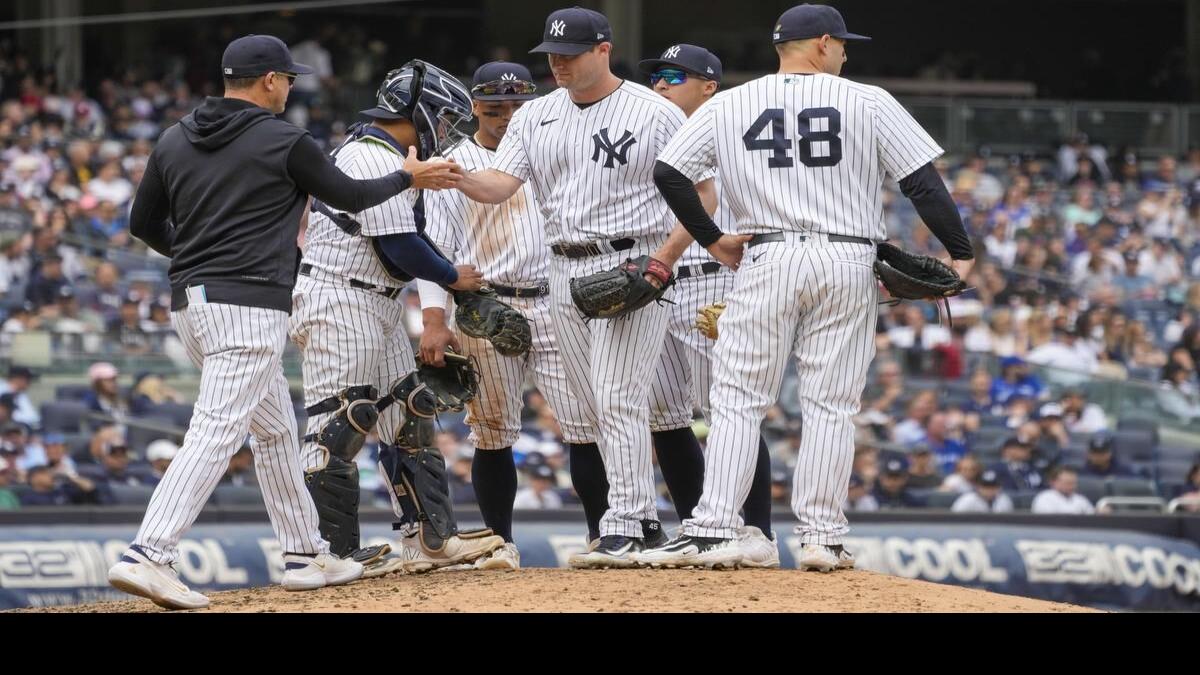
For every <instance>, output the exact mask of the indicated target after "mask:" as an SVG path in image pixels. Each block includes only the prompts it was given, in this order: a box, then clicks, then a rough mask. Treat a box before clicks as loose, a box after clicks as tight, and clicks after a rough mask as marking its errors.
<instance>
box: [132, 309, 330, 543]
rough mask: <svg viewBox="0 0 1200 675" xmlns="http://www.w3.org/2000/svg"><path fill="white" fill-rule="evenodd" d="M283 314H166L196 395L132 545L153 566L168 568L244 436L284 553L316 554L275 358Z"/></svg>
mask: <svg viewBox="0 0 1200 675" xmlns="http://www.w3.org/2000/svg"><path fill="white" fill-rule="evenodd" d="M287 318H288V317H287V314H286V313H284V312H281V311H278V310H273V309H262V308H258V307H241V306H237V305H225V304H214V303H207V304H205V303H191V304H189V305H188V306H187V307H186V308H184V309H182V310H180V311H177V312H172V313H171V324H172V325H173V326H174V328H175V332H176V333H178V334H179V336H180V338H181V339H182V340H183V344H184V346H185V347H186V348H187V352H188V356H189V357H190V358H191V360H192V363H194V364H195V365H196V367H198V368H200V370H201V374H200V394H199V396H198V398H197V400H196V405H195V408H194V410H193V413H192V421H191V423H190V424H189V425H188V430H187V434H186V436H185V437H184V439H183V447H181V448H180V449H179V453H178V454H176V456H175V459H174V460H173V461H172V462H171V466H170V467H169V468H168V469H167V472H166V474H165V475H164V476H163V479H162V481H161V482H160V483H159V484H158V486H157V487H156V488H155V489H154V495H153V496H152V497H151V498H150V505H149V506H148V507H147V509H146V516H145V518H144V519H143V520H142V526H141V528H140V529H139V530H138V533H137V537H136V538H135V539H134V541H133V543H134V544H137V545H139V546H141V547H142V548H143V549H144V550H145V551H146V554H147V556H148V557H150V559H152V560H154V561H155V562H158V563H170V562H173V561H174V560H175V559H176V557H177V556H178V548H177V546H178V544H179V540H180V538H182V537H183V534H184V532H186V531H187V529H188V528H189V527H191V525H192V523H193V522H195V520H196V517H197V516H198V515H199V514H200V510H201V509H202V508H204V504H205V503H206V502H207V501H208V498H209V496H210V495H212V492H213V490H214V489H216V487H217V483H218V482H219V481H220V480H221V477H222V476H224V475H225V472H226V471H227V470H228V468H229V460H230V459H231V458H232V457H233V455H234V454H235V453H236V452H237V451H238V448H240V447H241V445H242V441H243V439H244V438H245V437H246V433H247V432H249V433H250V435H251V438H250V449H251V450H252V452H253V454H254V469H255V473H256V474H257V475H258V483H259V487H260V488H261V489H262V494H263V501H264V502H265V503H266V507H267V515H268V516H269V517H270V519H271V526H272V527H273V528H274V529H275V535H276V536H277V537H278V538H279V543H280V544H281V545H282V546H283V550H284V551H288V552H292V553H321V552H325V551H327V550H328V549H329V545H328V543H327V542H325V541H324V540H323V539H321V535H320V533H319V532H318V530H317V521H318V519H317V510H316V506H315V505H314V504H313V500H312V497H311V496H309V494H308V490H307V488H305V486H304V477H303V473H302V470H301V464H300V448H299V443H298V439H297V438H296V414H295V411H294V410H293V409H292V399H291V396H290V395H289V394H288V383H287V379H286V378H285V377H284V375H283V365H282V362H281V355H282V354H283V347H284V344H285V341H286V339H287Z"/></svg>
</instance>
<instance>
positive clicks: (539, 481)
mask: <svg viewBox="0 0 1200 675" xmlns="http://www.w3.org/2000/svg"><path fill="white" fill-rule="evenodd" d="M557 487H558V481H557V478H556V477H555V474H554V469H552V468H551V467H550V465H548V464H539V465H538V466H536V467H533V468H532V469H531V470H530V471H529V485H528V486H526V487H524V488H522V489H521V490H520V491H519V492H517V496H516V498H515V499H514V500H513V508H514V509H560V508H562V497H560V496H559V495H558V492H557V491H556V490H555V489H556V488H557Z"/></svg>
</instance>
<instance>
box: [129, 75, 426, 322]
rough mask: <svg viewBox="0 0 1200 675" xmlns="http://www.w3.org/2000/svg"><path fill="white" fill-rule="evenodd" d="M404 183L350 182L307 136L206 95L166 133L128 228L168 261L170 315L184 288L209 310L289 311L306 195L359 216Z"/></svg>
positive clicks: (398, 177)
mask: <svg viewBox="0 0 1200 675" xmlns="http://www.w3.org/2000/svg"><path fill="white" fill-rule="evenodd" d="M410 184H411V177H410V176H409V174H407V173H405V172H402V171H400V172H396V173H393V174H391V175H388V176H385V177H383V178H377V179H373V180H361V181H356V180H354V179H351V178H349V177H347V176H346V175H345V174H343V173H342V172H341V171H339V170H338V169H337V168H336V167H335V166H334V165H333V163H332V162H331V161H330V160H329V157H328V156H327V155H326V154H325V152H324V151H323V150H321V148H320V147H319V146H318V145H317V144H316V142H315V141H313V139H312V137H311V136H309V135H308V132H307V131H305V130H304V129H301V128H299V127H296V126H294V125H292V124H289V123H287V122H285V121H283V120H281V119H279V118H277V117H275V116H274V115H273V114H271V112H270V111H269V110H266V109H265V108H260V107H258V106H256V105H254V104H253V103H250V102H248V101H243V100H239V99H231V98H215V97H209V98H207V99H205V101H204V103H203V104H202V105H201V106H200V107H199V108H196V109H195V110H194V111H192V113H191V114H189V115H188V116H187V117H184V118H183V120H181V121H180V122H179V124H176V125H174V126H172V127H170V128H168V129H167V130H166V131H164V132H163V134H162V136H161V137H159V140H158V144H157V145H156V146H155V148H154V151H153V152H152V153H151V154H150V160H149V162H148V163H147V166H146V172H145V176H144V177H143V178H142V182H141V184H140V185H139V186H138V191H137V196H136V198H135V199H134V203H133V209H132V212H131V214H130V220H129V230H130V233H131V234H133V236H135V237H137V238H139V239H142V240H143V241H145V242H146V243H147V244H149V245H150V246H151V247H152V248H154V249H155V250H156V251H158V252H159V253H162V254H163V255H165V256H168V257H170V258H171V267H170V271H169V273H168V274H169V277H170V280H171V291H172V293H171V296H172V297H171V309H172V310H180V309H183V308H184V307H186V306H187V303H188V300H187V294H186V289H187V288H188V287H189V286H197V285H203V286H204V294H205V297H206V298H207V300H208V302H214V303H224V304H231V305H243V306H248V307H263V308H267V309H277V310H280V311H284V312H289V313H290V312H291V307H292V298H291V294H292V288H293V286H295V283H296V269H297V267H298V264H299V259H300V251H299V249H298V248H297V247H296V236H297V234H298V232H299V227H300V216H301V214H302V212H303V209H304V207H305V204H306V202H307V200H308V195H309V194H312V195H315V196H316V197H318V198H319V199H321V200H322V201H324V202H326V203H328V204H331V205H333V206H334V208H338V209H342V210H346V211H352V212H357V211H361V210H363V209H366V208H370V207H371V206H374V205H376V204H379V203H382V202H384V201H385V200H387V199H389V198H390V197H392V196H394V195H396V194H398V193H400V192H402V191H403V190H405V189H406V188H408V186H409V185H410Z"/></svg>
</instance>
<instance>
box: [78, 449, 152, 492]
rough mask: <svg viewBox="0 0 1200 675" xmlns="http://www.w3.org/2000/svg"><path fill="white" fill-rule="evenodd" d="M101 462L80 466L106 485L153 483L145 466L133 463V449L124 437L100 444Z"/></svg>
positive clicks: (81, 471)
mask: <svg viewBox="0 0 1200 675" xmlns="http://www.w3.org/2000/svg"><path fill="white" fill-rule="evenodd" d="M98 459H99V462H100V463H99V464H86V465H84V466H81V467H79V471H80V473H81V474H83V475H84V476H87V477H88V478H90V479H92V480H94V481H96V482H97V483H102V484H104V485H109V486H111V485H153V484H154V483H153V482H151V480H150V474H149V472H148V471H146V469H145V467H141V466H138V465H136V464H134V463H133V458H132V456H131V450H130V449H129V445H128V444H127V443H126V442H125V440H124V438H123V437H119V438H118V439H117V440H114V441H110V442H105V443H102V444H101V445H100V452H99V457H98Z"/></svg>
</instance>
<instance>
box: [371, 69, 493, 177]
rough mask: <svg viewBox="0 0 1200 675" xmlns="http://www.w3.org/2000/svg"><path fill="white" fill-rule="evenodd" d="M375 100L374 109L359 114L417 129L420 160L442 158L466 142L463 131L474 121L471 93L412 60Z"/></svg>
mask: <svg viewBox="0 0 1200 675" xmlns="http://www.w3.org/2000/svg"><path fill="white" fill-rule="evenodd" d="M375 97H376V105H375V107H374V108H370V109H368V110H364V111H362V114H364V115H367V116H369V117H375V118H378V119H389V120H395V119H407V120H411V121H412V123H413V126H415V127H416V128H417V138H418V139H419V141H420V142H419V144H418V149H417V150H418V156H419V158H420V159H429V158H430V157H432V156H433V155H435V154H441V155H443V156H444V155H445V154H446V153H447V152H449V151H450V149H451V148H453V147H454V146H456V145H458V144H459V143H461V142H462V141H463V140H465V139H466V138H467V130H466V129H465V128H464V127H465V126H466V125H467V124H468V123H469V122H470V121H471V119H472V118H473V115H472V114H471V93H470V92H469V91H467V88H466V87H464V86H463V85H462V83H461V82H459V81H458V78H456V77H454V76H453V75H451V74H450V73H448V72H446V71H444V70H442V69H441V68H438V67H437V66H435V65H433V64H432V63H426V62H424V61H420V60H415V59H414V60H412V61H409V62H408V63H406V64H404V65H403V66H401V67H399V68H397V69H395V70H393V71H391V72H390V73H388V74H387V77H385V78H384V80H383V84H381V85H379V91H378V92H377V93H376V94H375Z"/></svg>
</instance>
